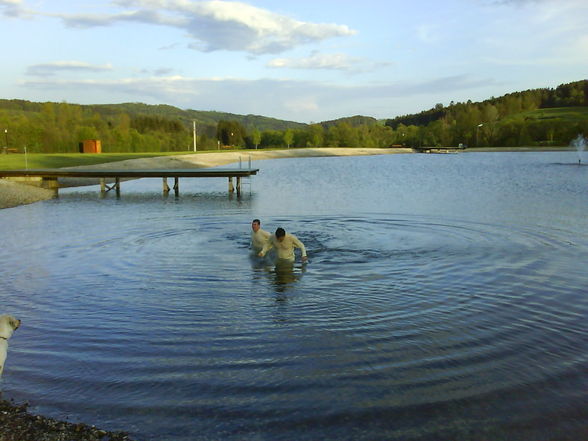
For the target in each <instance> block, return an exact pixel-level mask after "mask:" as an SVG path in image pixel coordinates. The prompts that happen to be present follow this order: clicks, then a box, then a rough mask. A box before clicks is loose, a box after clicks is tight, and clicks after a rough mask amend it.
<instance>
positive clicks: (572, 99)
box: [0, 80, 588, 153]
mask: <svg viewBox="0 0 588 441" xmlns="http://www.w3.org/2000/svg"><path fill="white" fill-rule="evenodd" d="M133 109H138V110H137V112H138V113H135V111H134V110H133ZM146 110H148V112H147V111H146ZM186 112H188V111H181V110H180V109H176V108H173V107H171V106H147V105H144V104H138V103H137V104H126V105H108V106H84V105H78V104H69V103H52V102H47V103H32V102H29V101H24V100H0V135H4V136H3V139H2V138H0V145H4V146H5V147H8V148H14V149H17V150H18V151H23V150H24V148H25V147H26V148H27V151H28V152H39V153H66V152H67V153H69V152H77V151H78V144H79V142H81V141H82V140H85V139H100V140H101V142H102V148H103V151H104V152H112V153H115V152H169V151H187V150H192V149H193V143H194V139H193V127H192V119H191V117H193V116H194V114H195V112H196V111H191V112H193V113H186ZM202 113H203V114H204V113H207V112H202ZM206 116H207V118H209V119H207V120H206V122H202V121H197V130H196V145H197V149H198V150H213V149H220V148H251V149H255V148H276V147H285V148H289V147H298V148H300V147H358V146H359V147H394V146H407V147H420V146H432V147H435V146H439V147H441V146H445V147H446V146H457V145H459V144H463V145H468V146H498V147H500V146H522V145H525V146H526V145H531V146H532V145H567V144H568V143H569V141H570V140H571V139H573V138H574V137H575V136H577V134H578V133H581V134H584V135H587V134H588V81H587V80H583V81H578V82H574V83H569V84H564V85H561V86H558V87H557V88H555V89H533V90H527V91H524V92H517V93H512V94H508V95H505V96H503V97H500V98H491V99H489V100H486V101H483V102H478V103H472V102H471V101H468V102H466V103H453V102H452V103H450V104H449V105H448V106H443V105H442V104H438V105H436V106H435V107H434V108H432V109H430V110H426V111H423V112H421V113H418V114H414V115H405V116H401V117H398V118H394V119H389V120H386V121H377V120H375V119H373V118H369V117H362V116H355V117H350V118H343V119H340V120H334V121H327V122H323V123H317V124H299V123H298V124H297V123H288V122H285V121H279V120H272V119H269V118H263V117H254V116H251V115H249V116H247V117H243V118H241V121H238V120H235V119H217V120H212V119H211V118H214V117H215V116H218V117H221V118H223V117H228V118H231V115H229V114H220V113H215V112H208V113H207V115H206ZM261 121H263V124H264V127H265V128H264V129H263V130H261V129H259V128H258V127H257V126H256V125H255V122H261ZM272 124H275V126H274V127H278V128H276V129H272V128H268V127H272Z"/></svg>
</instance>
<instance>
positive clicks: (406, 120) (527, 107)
mask: <svg viewBox="0 0 588 441" xmlns="http://www.w3.org/2000/svg"><path fill="white" fill-rule="evenodd" d="M581 106H588V80H581V81H575V82H572V83H566V84H560V85H559V86H558V87H556V88H555V89H552V88H541V89H529V90H525V91H522V92H513V93H509V94H506V95H503V96H501V97H499V98H494V97H492V98H490V99H487V100H484V101H481V102H472V101H467V102H466V103H454V102H453V101H452V102H451V103H450V104H449V106H443V105H442V104H437V105H436V106H435V107H433V108H432V109H428V110H423V111H422V112H419V113H413V114H408V115H403V116H398V117H396V118H392V119H388V120H387V121H386V125H387V126H388V127H391V128H393V129H397V128H398V126H400V125H401V124H402V125H404V126H410V125H414V126H426V125H428V124H430V123H432V122H434V121H438V120H441V119H443V118H446V117H454V116H455V115H457V114H459V113H463V111H464V110H465V111H468V112H470V113H472V109H474V108H477V109H478V110H479V111H480V112H482V111H483V110H484V109H489V108H490V107H493V108H495V109H496V112H497V115H498V117H499V118H502V119H503V118H505V117H507V116H509V115H514V114H518V113H521V112H525V111H532V110H535V109H549V108H561V107H581ZM483 118H484V115H480V119H481V120H480V121H479V122H484V121H482V120H483Z"/></svg>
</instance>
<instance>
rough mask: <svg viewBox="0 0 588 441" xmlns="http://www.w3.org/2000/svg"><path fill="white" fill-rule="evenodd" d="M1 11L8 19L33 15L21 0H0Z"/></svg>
mask: <svg viewBox="0 0 588 441" xmlns="http://www.w3.org/2000/svg"><path fill="white" fill-rule="evenodd" d="M0 11H1V12H2V14H3V15H5V16H6V17H25V16H28V15H30V14H31V12H30V11H28V10H27V9H26V8H25V7H24V6H23V5H22V1H21V0H0Z"/></svg>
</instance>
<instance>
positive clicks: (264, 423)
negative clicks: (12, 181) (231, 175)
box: [0, 152, 588, 441]
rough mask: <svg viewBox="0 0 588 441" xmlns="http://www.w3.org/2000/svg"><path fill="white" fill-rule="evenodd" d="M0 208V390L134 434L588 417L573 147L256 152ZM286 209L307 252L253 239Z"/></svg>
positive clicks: (408, 428) (469, 436) (583, 190)
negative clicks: (239, 166)
mask: <svg viewBox="0 0 588 441" xmlns="http://www.w3.org/2000/svg"><path fill="white" fill-rule="evenodd" d="M253 165H254V166H255V167H259V168H260V169H261V171H260V174H259V175H258V176H257V177H254V178H253V180H252V182H251V187H250V188H249V186H245V187H244V194H243V196H242V197H241V198H237V197H236V196H235V197H229V196H228V194H227V191H226V188H227V183H226V179H218V180H215V179H200V180H199V179H193V180H190V179H183V180H181V195H180V197H179V198H175V197H174V196H173V193H172V195H170V196H169V197H163V196H162V195H161V180H160V179H145V180H140V181H133V182H124V183H122V194H121V197H120V198H119V199H117V198H116V196H115V195H114V194H108V195H107V197H106V198H104V199H101V198H100V197H99V192H98V187H96V186H94V187H85V188H77V189H68V190H64V191H61V193H60V197H59V199H57V200H51V201H46V202H42V203H37V204H34V205H29V206H22V207H17V208H11V209H6V210H2V211H0V227H1V228H2V247H1V248H0V261H1V262H2V264H1V265H0V295H1V298H2V312H10V313H12V314H13V315H15V316H17V317H19V318H20V319H21V320H22V321H23V324H22V327H21V328H20V329H19V330H18V331H17V332H16V333H15V335H14V337H13V340H11V347H10V351H9V357H8V361H7V366H6V370H5V374H4V378H3V379H2V390H3V394H4V397H5V398H7V397H10V398H14V399H16V400H17V401H19V402H21V401H29V402H30V403H31V410H32V411H33V412H38V413H42V414H45V415H48V416H52V417H56V418H68V419H69V420H70V421H74V422H77V421H84V422H86V423H89V424H94V425H97V426H100V427H103V428H106V429H109V430H126V431H129V432H130V433H131V436H132V437H134V438H136V439H139V440H170V441H188V440H325V439H327V440H452V441H455V440H471V441H479V440H493V441H495V440H510V441H512V440H515V441H517V440H533V441H541V440H554V441H555V440H558V441H562V440H574V441H579V440H584V439H588V396H587V390H588V370H587V366H588V266H587V262H588V166H586V167H584V166H580V165H578V164H577V156H576V154H575V153H574V152H560V153H466V154H459V155H388V156H373V157H346V158H306V159H287V160H268V161H259V162H255V163H254V164H253ZM256 217H259V218H261V220H262V227H264V228H265V229H267V230H270V231H274V230H275V228H276V227H278V226H282V227H284V228H285V229H286V231H288V232H292V233H294V234H296V235H297V236H298V237H299V238H300V239H301V240H302V241H303V242H304V243H305V244H306V246H307V248H308V254H309V257H310V263H309V264H308V265H300V264H299V263H297V264H296V265H294V267H293V268H275V267H274V265H272V262H271V261H260V260H258V259H257V258H253V257H251V256H250V254H249V250H248V244H249V234H250V222H251V220H252V219H253V218H256Z"/></svg>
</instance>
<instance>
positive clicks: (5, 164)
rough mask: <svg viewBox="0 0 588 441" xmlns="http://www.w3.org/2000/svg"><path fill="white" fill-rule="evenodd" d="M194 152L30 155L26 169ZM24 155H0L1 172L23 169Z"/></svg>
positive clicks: (71, 165) (73, 165) (27, 158)
mask: <svg viewBox="0 0 588 441" xmlns="http://www.w3.org/2000/svg"><path fill="white" fill-rule="evenodd" d="M191 153H194V152H172V153H161V152H156V153H100V154H92V153H51V154H43V153H30V154H28V155H27V157H26V161H27V162H28V168H30V169H31V168H61V167H75V166H79V165H94V164H103V163H107V162H116V161H124V160H126V159H140V158H153V157H156V156H172V155H186V154H191ZM25 165H26V164H25V155H24V154H22V153H21V154H15V153H9V154H7V155H3V154H0V169H1V170H16V169H21V168H22V169H24V168H25Z"/></svg>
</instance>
